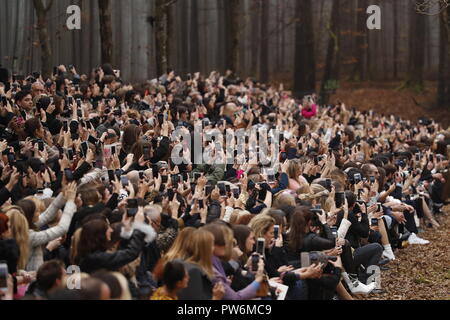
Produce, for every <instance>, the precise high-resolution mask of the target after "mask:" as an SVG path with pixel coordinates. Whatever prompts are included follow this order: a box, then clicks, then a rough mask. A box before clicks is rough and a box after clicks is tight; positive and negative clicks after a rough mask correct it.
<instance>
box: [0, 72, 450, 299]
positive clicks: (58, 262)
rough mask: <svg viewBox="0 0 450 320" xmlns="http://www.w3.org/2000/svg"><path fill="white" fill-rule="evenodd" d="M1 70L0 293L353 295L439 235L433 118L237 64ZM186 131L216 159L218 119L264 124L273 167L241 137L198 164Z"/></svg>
mask: <svg viewBox="0 0 450 320" xmlns="http://www.w3.org/2000/svg"><path fill="white" fill-rule="evenodd" d="M0 71H1V72H0V96H1V101H0V139H1V140H0V152H1V154H2V156H1V159H0V175H1V177H0V206H1V208H0V298H1V299H28V300H29V299H33V300H34V299H36V300H42V299H50V300H61V299H67V300H108V299H123V300H129V299H133V300H149V299H150V300H177V299H180V300H240V299H245V300H247V299H262V300H271V299H275V300H276V299H290V300H330V299H339V300H351V299H354V298H357V297H358V295H360V294H376V293H377V292H379V291H380V290H383V288H382V285H380V277H381V273H380V270H386V272H389V266H388V264H389V262H390V261H392V260H394V259H395V253H396V251H397V250H401V249H402V248H404V247H406V246H408V245H426V244H428V243H429V241H427V240H425V239H422V238H420V237H419V236H418V234H419V232H421V231H422V230H425V229H430V228H432V229H436V228H439V227H440V226H439V215H440V214H441V208H442V206H443V204H444V202H445V200H446V199H443V196H444V186H445V183H446V180H445V176H446V172H447V167H448V164H449V162H448V153H447V145H448V144H449V143H450V133H449V132H447V131H445V130H443V129H442V127H441V126H440V125H439V124H438V123H436V122H434V121H432V120H429V119H421V121H420V122H419V123H412V122H411V121H405V120H402V119H400V118H398V117H395V116H392V115H382V114H377V113H375V112H359V111H356V109H351V108H348V107H346V106H345V104H344V103H341V102H340V101H338V102H337V103H335V104H334V105H332V106H329V105H320V106H319V104H320V103H319V102H318V101H317V97H316V96H315V95H314V94H312V95H311V96H306V97H304V98H303V99H302V100H296V99H294V98H293V97H292V94H291V93H290V92H288V91H286V90H284V88H283V87H282V86H280V87H275V86H269V85H266V84H262V83H259V82H257V81H255V80H254V79H250V78H249V79H246V80H242V79H239V78H238V77H237V76H235V75H234V74H233V73H232V72H231V71H228V72H227V73H226V74H225V75H220V74H219V73H218V72H212V73H211V74H210V75H209V76H203V75H201V74H199V73H196V74H192V75H187V77H186V78H185V79H184V80H183V79H181V77H180V76H177V75H176V74H175V72H174V71H173V70H169V71H168V72H167V73H166V74H165V75H163V76H162V77H160V78H158V79H153V80H151V81H147V82H145V83H138V84H134V85H131V84H128V83H126V82H124V81H123V80H122V79H121V78H120V72H119V71H117V70H113V68H112V67H111V66H110V65H104V66H102V67H101V68H98V69H96V70H93V71H92V73H91V74H89V75H79V74H78V73H77V71H76V69H75V68H74V67H73V66H68V67H65V66H59V67H56V68H55V70H54V74H53V76H52V77H50V78H49V79H43V77H42V75H41V74H39V73H38V72H35V73H33V74H32V75H30V76H28V77H24V76H20V75H10V74H9V72H8V70H6V69H2V70H0ZM198 126H200V127H201V128H202V136H203V137H206V136H207V134H209V133H211V132H218V133H224V134H223V135H222V136H220V137H221V138H220V139H215V140H214V139H213V140H212V141H209V142H208V141H204V142H203V143H202V145H201V146H202V147H203V148H202V150H200V151H201V152H203V150H205V149H208V150H210V151H211V152H209V154H210V155H212V158H214V159H216V158H217V157H219V156H220V151H219V150H218V149H217V147H216V146H217V145H220V146H224V145H225V144H226V142H225V137H226V134H225V133H226V130H227V129H233V130H238V129H244V130H250V129H256V130H260V129H264V130H266V131H268V132H269V138H268V139H267V141H268V145H270V146H273V145H276V146H279V150H276V151H273V150H275V149H270V148H269V151H268V152H269V154H270V156H272V157H274V158H275V159H276V160H277V161H276V162H275V163H270V164H265V163H262V161H258V159H259V157H262V156H264V155H262V154H261V152H260V153H259V154H258V153H254V152H252V150H254V149H255V148H254V147H255V146H256V145H258V143H259V142H258V137H256V139H255V137H253V136H252V137H246V138H245V139H244V141H243V142H242V141H241V142H240V143H239V147H240V148H241V152H240V153H237V152H235V154H234V155H235V156H236V157H234V160H235V161H234V162H232V163H225V162H224V163H217V162H215V163H213V164H210V163H200V164H199V163H197V162H196V161H194V158H195V157H196V152H198V150H197V151H196V150H195V149H190V148H188V145H189V144H188V141H186V139H180V138H174V136H173V135H172V133H173V132H174V131H176V130H181V131H182V132H184V133H187V134H188V136H190V137H192V140H194V135H195V134H194V128H195V127H198ZM275 133H277V134H275ZM260 137H261V136H260ZM218 140H220V141H218ZM275 140H276V141H275ZM235 142H236V141H235ZM258 146H259V145H258ZM176 147H181V150H182V152H181V153H182V154H183V159H184V161H183V162H182V163H175V162H174V160H173V153H174V152H173V151H174V150H175V148H176ZM261 149H262V147H261V146H260V148H259V149H258V147H257V148H256V150H261ZM270 150H272V151H270ZM255 154H256V156H255ZM252 157H253V159H251V158H252ZM255 157H257V158H255ZM255 159H256V161H250V160H255Z"/></svg>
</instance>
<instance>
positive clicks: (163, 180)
mask: <svg viewBox="0 0 450 320" xmlns="http://www.w3.org/2000/svg"><path fill="white" fill-rule="evenodd" d="M167 181H169V176H161V182H162V183H164V184H166V183H167Z"/></svg>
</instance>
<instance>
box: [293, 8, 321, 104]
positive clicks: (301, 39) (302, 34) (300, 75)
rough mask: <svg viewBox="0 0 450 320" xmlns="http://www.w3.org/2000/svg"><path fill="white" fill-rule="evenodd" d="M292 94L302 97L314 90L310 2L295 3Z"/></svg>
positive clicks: (314, 75) (313, 55)
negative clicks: (295, 19)
mask: <svg viewBox="0 0 450 320" xmlns="http://www.w3.org/2000/svg"><path fill="white" fill-rule="evenodd" d="M296 16H297V23H296V31H295V32H296V35H295V72H294V93H295V94H296V95H297V96H298V97H301V96H304V95H306V94H308V93H311V92H314V91H315V89H316V68H315V67H316V60H315V52H314V33H313V28H314V26H313V18H312V2H311V0H303V1H297V3H296Z"/></svg>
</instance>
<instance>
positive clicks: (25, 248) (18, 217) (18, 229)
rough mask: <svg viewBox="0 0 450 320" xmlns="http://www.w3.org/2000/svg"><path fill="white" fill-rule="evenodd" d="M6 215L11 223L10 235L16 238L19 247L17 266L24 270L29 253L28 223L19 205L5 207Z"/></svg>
mask: <svg viewBox="0 0 450 320" xmlns="http://www.w3.org/2000/svg"><path fill="white" fill-rule="evenodd" d="M6 215H7V216H8V218H9V223H10V225H11V235H12V237H13V238H14V239H15V240H16V242H17V245H18V247H19V249H20V256H19V261H18V263H17V268H18V269H20V270H24V269H25V268H26V265H27V263H28V256H29V254H30V239H29V232H30V231H29V225H28V221H27V218H25V215H24V214H23V212H22V210H21V209H20V208H19V207H16V206H11V207H9V208H7V211H6Z"/></svg>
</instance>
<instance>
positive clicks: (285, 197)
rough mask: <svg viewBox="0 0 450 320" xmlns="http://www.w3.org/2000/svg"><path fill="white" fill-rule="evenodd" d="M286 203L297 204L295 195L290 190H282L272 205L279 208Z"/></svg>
mask: <svg viewBox="0 0 450 320" xmlns="http://www.w3.org/2000/svg"><path fill="white" fill-rule="evenodd" d="M286 205H290V206H295V197H294V196H293V195H292V194H290V193H288V192H285V191H281V192H280V193H279V194H277V195H276V196H275V199H274V201H273V205H272V207H273V208H276V209H279V208H281V207H283V206H286Z"/></svg>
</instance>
